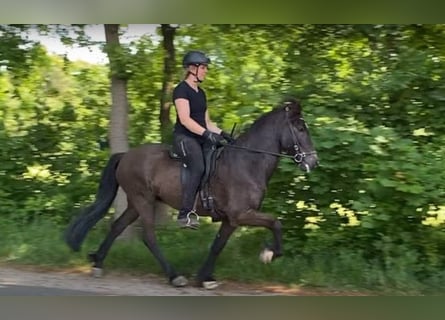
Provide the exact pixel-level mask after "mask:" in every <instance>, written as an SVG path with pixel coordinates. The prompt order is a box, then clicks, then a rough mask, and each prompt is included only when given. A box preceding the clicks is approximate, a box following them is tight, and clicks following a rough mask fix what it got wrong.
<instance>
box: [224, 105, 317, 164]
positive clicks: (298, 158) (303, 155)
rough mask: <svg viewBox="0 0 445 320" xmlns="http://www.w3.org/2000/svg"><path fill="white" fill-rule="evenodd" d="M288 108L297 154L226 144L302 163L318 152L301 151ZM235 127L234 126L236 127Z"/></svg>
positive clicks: (287, 120) (287, 108) (290, 127)
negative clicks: (307, 157)
mask: <svg viewBox="0 0 445 320" xmlns="http://www.w3.org/2000/svg"><path fill="white" fill-rule="evenodd" d="M285 110H286V123H287V125H288V127H289V130H290V132H291V135H292V139H293V143H294V150H295V154H294V155H293V156H292V155H289V154H283V153H277V152H271V151H266V150H259V149H253V148H249V147H243V146H236V145H233V144H225V145H224V146H226V147H230V148H234V149H242V150H246V151H250V152H255V153H264V154H269V155H271V156H275V157H282V158H290V159H292V160H294V161H295V163H298V164H300V163H301V162H303V160H304V158H306V156H309V155H313V154H316V152H314V151H313V152H308V153H306V152H300V146H299V142H298V138H297V136H296V134H295V132H294V130H293V129H292V125H291V123H290V120H289V116H288V113H287V112H288V111H289V107H288V106H286V108H285ZM300 119H301V120H302V121H304V120H303V119H302V118H300ZM234 128H235V127H233V129H234ZM233 129H232V133H233Z"/></svg>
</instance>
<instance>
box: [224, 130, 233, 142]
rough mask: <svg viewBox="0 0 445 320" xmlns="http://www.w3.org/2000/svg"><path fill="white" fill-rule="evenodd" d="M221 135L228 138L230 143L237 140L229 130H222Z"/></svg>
mask: <svg viewBox="0 0 445 320" xmlns="http://www.w3.org/2000/svg"><path fill="white" fill-rule="evenodd" d="M221 136H222V137H223V138H224V139H226V140H227V142H228V143H234V142H235V139H234V138H233V137H232V136H231V135H230V134H228V133H227V132H224V131H221Z"/></svg>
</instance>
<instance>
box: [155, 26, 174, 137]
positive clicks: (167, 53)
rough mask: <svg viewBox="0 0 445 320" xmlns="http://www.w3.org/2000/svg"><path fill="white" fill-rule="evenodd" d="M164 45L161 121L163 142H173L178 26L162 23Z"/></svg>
mask: <svg viewBox="0 0 445 320" xmlns="http://www.w3.org/2000/svg"><path fill="white" fill-rule="evenodd" d="M161 31H162V37H163V39H162V45H163V48H164V78H163V80H162V92H161V110H160V112H159V121H160V124H161V137H162V141H163V142H171V139H172V133H171V131H172V122H171V120H170V109H171V106H172V103H171V95H172V90H173V77H174V74H175V47H174V38H175V32H176V28H175V27H172V26H171V25H169V24H161Z"/></svg>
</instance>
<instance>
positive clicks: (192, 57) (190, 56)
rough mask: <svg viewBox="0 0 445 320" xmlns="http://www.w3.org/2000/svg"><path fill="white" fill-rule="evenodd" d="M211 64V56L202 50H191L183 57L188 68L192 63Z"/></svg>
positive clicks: (183, 61) (183, 62)
mask: <svg viewBox="0 0 445 320" xmlns="http://www.w3.org/2000/svg"><path fill="white" fill-rule="evenodd" d="M200 64H205V65H207V64H210V58H209V57H207V56H206V55H205V53H204V52H202V51H189V52H187V53H186V54H185V55H184V58H183V59H182V65H183V66H184V68H187V67H188V66H190V65H200Z"/></svg>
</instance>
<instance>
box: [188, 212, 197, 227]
mask: <svg viewBox="0 0 445 320" xmlns="http://www.w3.org/2000/svg"><path fill="white" fill-rule="evenodd" d="M190 215H194V216H195V217H196V220H195V221H196V222H197V224H199V215H198V214H197V213H196V211H195V210H191V211H190V212H189V213H187V225H193V224H191V222H192V219H191V218H190Z"/></svg>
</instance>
